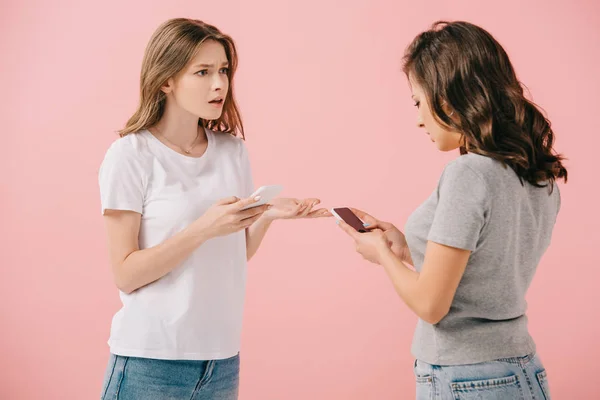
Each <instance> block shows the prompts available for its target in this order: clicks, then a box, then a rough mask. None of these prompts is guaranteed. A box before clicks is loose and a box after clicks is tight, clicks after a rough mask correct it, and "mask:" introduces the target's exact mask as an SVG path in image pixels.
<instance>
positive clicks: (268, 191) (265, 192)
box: [242, 185, 283, 210]
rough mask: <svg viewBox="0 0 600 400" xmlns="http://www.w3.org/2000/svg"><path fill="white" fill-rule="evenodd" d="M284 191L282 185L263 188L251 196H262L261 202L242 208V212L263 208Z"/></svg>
mask: <svg viewBox="0 0 600 400" xmlns="http://www.w3.org/2000/svg"><path fill="white" fill-rule="evenodd" d="M282 190H283V186H281V185H268V186H261V187H259V188H258V189H257V190H256V191H255V192H254V193H252V195H251V196H250V197H251V198H255V197H257V196H260V200H259V201H257V202H256V203H252V204H250V205H248V206H246V207H244V208H242V210H247V209H249V208H254V207H258V206H262V205H263V204H267V203H268V202H269V201H271V200H273V199H274V198H275V197H277V195H278V194H279V193H281V191H282Z"/></svg>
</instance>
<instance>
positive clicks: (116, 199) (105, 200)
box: [98, 144, 144, 214]
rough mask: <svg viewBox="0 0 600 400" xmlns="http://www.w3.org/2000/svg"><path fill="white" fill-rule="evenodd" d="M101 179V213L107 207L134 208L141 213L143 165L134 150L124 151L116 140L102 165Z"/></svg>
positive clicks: (112, 208) (99, 180)
mask: <svg viewBox="0 0 600 400" xmlns="http://www.w3.org/2000/svg"><path fill="white" fill-rule="evenodd" d="M98 182H99V185H100V201H101V204H102V214H104V212H105V211H106V210H107V209H111V210H127V211H135V212H138V213H140V214H142V210H143V205H144V183H143V168H142V165H141V163H140V162H139V160H138V159H137V157H136V156H135V154H134V153H132V152H127V151H123V149H119V148H116V146H115V145H114V144H113V146H111V148H109V149H108V151H107V152H106V155H105V156H104V160H103V161H102V164H101V165H100V170H99V173H98Z"/></svg>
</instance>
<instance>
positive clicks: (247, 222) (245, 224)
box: [240, 213, 262, 229]
mask: <svg viewBox="0 0 600 400" xmlns="http://www.w3.org/2000/svg"><path fill="white" fill-rule="evenodd" d="M260 217H262V213H261V214H258V215H255V216H254V217H250V218H246V219H244V220H242V221H240V227H241V229H246V228H248V227H250V226H251V225H252V224H254V223H255V222H256V221H258V219H259V218H260Z"/></svg>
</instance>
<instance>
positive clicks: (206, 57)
mask: <svg viewBox="0 0 600 400" xmlns="http://www.w3.org/2000/svg"><path fill="white" fill-rule="evenodd" d="M228 72H229V62H228V60H227V55H226V54H225V49H224V48H223V45H222V44H221V43H219V42H217V41H215V40H207V41H206V42H204V43H202V44H201V45H200V47H199V48H198V52H197V53H196V55H195V56H194V57H193V58H192V59H191V61H190V62H189V63H188V65H187V66H186V67H185V68H184V69H183V70H182V71H181V72H179V73H178V74H177V75H176V76H175V77H173V78H171V79H169V81H168V82H167V85H165V87H163V91H165V92H166V93H167V99H168V101H172V102H173V103H175V104H176V106H177V107H178V108H181V109H183V110H185V111H187V112H188V113H190V114H192V115H194V116H196V117H198V118H202V119H204V120H215V119H219V117H221V114H222V113H223V105H224V104H225V98H226V97H227V92H228V90H229V77H228V75H227V74H228Z"/></svg>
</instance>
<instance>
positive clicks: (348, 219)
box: [333, 207, 367, 233]
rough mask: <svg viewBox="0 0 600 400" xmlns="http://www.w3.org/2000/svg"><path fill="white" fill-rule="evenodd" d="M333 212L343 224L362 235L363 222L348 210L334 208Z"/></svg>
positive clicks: (363, 230)
mask: <svg viewBox="0 0 600 400" xmlns="http://www.w3.org/2000/svg"><path fill="white" fill-rule="evenodd" d="M333 211H334V212H335V213H336V214H337V215H338V216H339V217H340V218H341V219H343V220H344V222H345V223H347V224H348V225H350V226H351V227H353V228H354V229H356V230H357V231H358V232H361V233H364V232H366V231H367V230H366V229H365V227H364V225H363V222H362V221H361V220H360V218H358V217H357V216H356V214H354V213H353V212H352V210H350V209H349V208H345V207H344V208H334V209H333Z"/></svg>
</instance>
